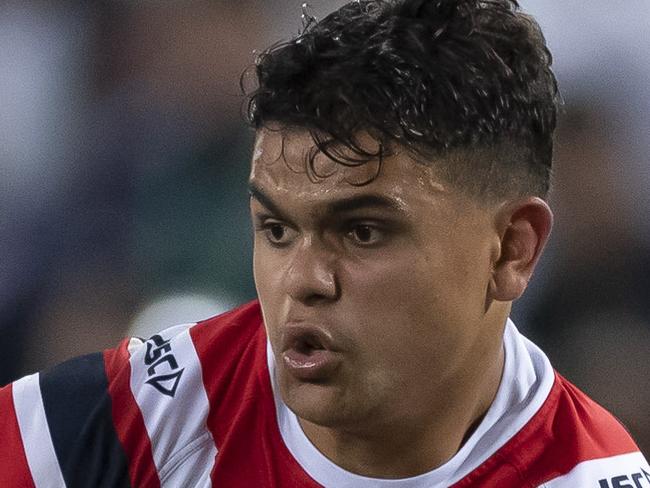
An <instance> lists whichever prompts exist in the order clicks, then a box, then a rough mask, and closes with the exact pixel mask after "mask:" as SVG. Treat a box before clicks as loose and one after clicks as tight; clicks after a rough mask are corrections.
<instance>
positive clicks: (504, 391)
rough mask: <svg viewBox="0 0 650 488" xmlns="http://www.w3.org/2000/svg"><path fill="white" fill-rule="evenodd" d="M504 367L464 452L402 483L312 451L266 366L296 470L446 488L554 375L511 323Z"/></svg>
mask: <svg viewBox="0 0 650 488" xmlns="http://www.w3.org/2000/svg"><path fill="white" fill-rule="evenodd" d="M503 342H504V350H505V364H504V370H503V376H502V379H501V384H500V385H499V389H498V391H497V394H496V397H495V399H494V402H493V403H492V405H491V406H490V408H489V409H488V411H487V413H486V414H485V417H484V418H483V420H482V421H481V423H480V424H479V426H478V427H477V429H476V430H475V431H474V433H473V434H472V435H471V436H470V438H469V439H468V440H467V442H466V443H465V444H464V445H463V447H462V448H461V449H460V450H459V451H458V452H457V453H456V454H455V455H454V456H453V457H452V458H451V459H450V460H449V461H447V462H446V463H445V464H443V465H442V466H439V467H438V468H436V469H434V470H433V471H429V472H427V473H424V474H421V475H419V476H415V477H411V478H404V479H390V480H387V479H376V478H367V477H364V476H359V475H357V474H354V473H350V472H349V471H346V470H344V469H343V468H341V467H339V466H337V465H336V464H334V463H333V462H332V461H330V460H329V459H328V458H326V457H325V456H324V455H323V454H321V453H320V451H318V449H316V447H315V446H314V445H313V444H312V443H311V441H310V440H309V439H308V438H307V436H306V435H305V434H304V432H303V431H302V428H301V427H300V424H299V423H298V418H297V417H296V415H295V414H294V413H293V412H292V411H291V410H290V409H289V408H288V407H287V406H286V404H285V403H284V401H283V400H282V398H281V397H280V394H279V389H278V385H277V381H276V377H275V359H274V357H273V352H272V351H271V347H270V344H267V361H268V366H269V372H270V376H271V384H272V387H273V395H274V399H275V406H276V412H277V417H278V425H279V427H280V433H281V434H282V439H283V440H284V443H285V444H286V446H287V448H288V449H289V451H290V452H291V454H292V455H293V457H294V458H295V459H296V461H298V463H299V464H300V466H302V468H303V469H304V470H305V471H306V472H307V473H308V474H309V475H310V476H311V477H312V478H313V479H314V480H316V481H317V482H318V483H320V484H321V485H323V486H324V487H326V488H327V487H336V488H397V487H399V488H444V487H448V486H449V485H452V484H454V483H456V482H457V481H459V480H461V479H462V478H464V477H465V476H467V475H468V474H469V473H470V472H471V471H473V470H474V469H476V468H477V467H478V466H480V465H481V464H482V463H483V462H484V461H485V460H487V459H488V458H489V457H490V456H491V455H492V454H494V453H495V452H496V451H497V450H498V449H499V448H500V447H501V446H503V445H504V444H505V443H506V442H507V441H508V440H509V439H511V438H512V437H513V436H514V435H515V434H516V433H517V432H518V431H519V430H521V428H522V427H523V426H524V425H526V423H527V422H528V421H529V420H530V419H531V418H532V417H533V416H534V415H535V413H536V412H537V411H538V410H539V408H540V407H541V406H542V404H543V403H544V401H545V400H546V398H547V396H548V394H549V393H550V391H551V388H552V386H553V382H554V379H555V374H554V371H553V368H552V367H551V364H550V362H549V360H548V358H547V357H546V355H545V354H544V353H543V352H542V351H541V350H540V349H539V348H538V347H537V346H535V344H533V343H532V342H530V341H529V340H528V339H526V338H525V337H524V336H522V335H521V334H520V333H519V331H518V330H517V328H516V327H515V325H514V324H513V323H512V321H511V320H510V319H508V322H507V324H506V327H505V333H504V341H503Z"/></svg>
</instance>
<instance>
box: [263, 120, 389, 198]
mask: <svg viewBox="0 0 650 488" xmlns="http://www.w3.org/2000/svg"><path fill="white" fill-rule="evenodd" d="M315 137H318V136H316V135H315V134H314V133H313V132H311V131H309V130H307V129H280V128H274V129H266V128H264V129H260V130H258V132H257V139H256V142H255V149H254V152H253V171H255V165H256V164H263V165H276V164H284V165H285V166H286V167H288V168H289V169H290V170H291V171H292V172H294V173H297V174H301V173H302V174H305V175H306V176H307V177H308V178H309V179H310V180H311V181H312V182H314V183H317V182H321V181H323V180H326V179H334V180H337V181H341V182H346V183H348V184H350V185H354V186H362V185H365V184H368V183H370V182H371V181H372V180H374V179H375V178H376V177H377V176H378V175H379V173H380V171H381V167H382V163H383V151H382V147H381V144H380V143H379V142H378V141H376V140H375V139H373V138H372V137H371V136H369V135H368V134H360V135H359V136H358V138H357V139H358V144H359V147H360V149H362V150H363V151H364V152H365V153H367V155H368V156H367V158H366V159H360V158H359V157H358V156H357V155H356V154H353V153H352V151H351V150H350V149H349V148H346V147H343V146H339V147H335V146H334V145H332V146H331V147H330V148H329V150H327V149H326V150H325V151H323V150H322V149H321V148H319V147H318V145H317V143H316V141H315ZM373 155H374V156H375V157H372V156H373Z"/></svg>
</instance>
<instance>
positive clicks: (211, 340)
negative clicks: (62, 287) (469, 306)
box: [0, 302, 650, 488]
mask: <svg viewBox="0 0 650 488" xmlns="http://www.w3.org/2000/svg"><path fill="white" fill-rule="evenodd" d="M504 348H505V366H504V372H503V378H502V381H501V385H500V387H499V389H498V392H497V394H496V397H495V400H494V402H493V404H492V406H491V407H490V408H489V410H488V412H487V413H486V414H485V416H484V418H483V420H482V421H481V423H480V424H479V426H478V427H477V428H476V430H475V431H474V432H473V434H472V435H471V436H470V437H469V439H468V440H467V441H466V442H465V443H464V445H463V446H462V448H461V449H460V451H459V452H458V453H456V454H455V455H454V456H453V457H452V459H450V460H449V461H448V462H446V463H445V464H444V465H442V466H440V467H438V468H436V469H434V470H433V471H431V472H429V473H425V474H423V475H420V476H416V477H412V478H407V479H403V480H385V479H372V478H367V477H363V476H359V475H356V474H354V473H350V472H347V471H345V470H343V469H342V468H340V467H338V466H337V465H335V464H334V463H332V462H331V461H330V460H329V459H327V458H326V457H324V456H323V455H322V454H321V453H320V452H319V451H318V450H317V449H316V447H315V446H313V445H312V444H311V442H310V441H309V439H308V438H307V437H306V436H305V434H304V433H303V432H302V430H301V429H300V425H299V423H298V419H297V417H296V416H295V414H293V412H292V411H291V410H290V409H289V408H288V407H287V406H286V405H285V404H284V402H283V401H282V398H281V396H280V395H279V393H278V389H277V385H276V381H275V375H274V370H275V362H274V361H275V360H274V356H273V354H272V352H271V349H270V347H269V343H268V340H267V336H266V333H265V329H264V325H263V320H262V316H261V311H260V306H259V304H258V303H257V302H252V303H249V304H247V305H244V306H242V307H240V308H238V309H235V310H233V311H230V312H228V313H226V314H223V315H221V316H218V317H215V318H212V319H209V320H206V321H202V322H199V323H197V324H192V325H180V326H176V327H172V328H170V329H167V330H165V331H163V332H160V333H159V334H157V335H154V336H153V337H151V338H149V339H148V340H141V339H135V338H132V339H127V340H124V341H123V342H122V343H121V344H120V345H119V346H118V347H117V348H115V349H111V350H107V351H104V352H103V353H97V354H91V355H88V356H83V357H80V358H76V359H72V360H70V361H68V362H65V363H63V364H61V365H59V366H56V367H54V368H52V369H50V370H48V371H45V372H42V373H40V374H38V373H37V374H34V375H31V376H27V377H25V378H22V379H20V380H18V381H16V382H14V383H13V384H10V385H8V386H6V387H4V388H2V389H0V412H2V415H1V416H0V430H1V432H2V438H0V486H2V487H21V488H24V487H38V488H41V487H68V488H75V487H90V486H92V487H211V486H217V487H224V486H225V487H251V488H258V487H267V488H274V487H278V488H292V487H295V488H298V487H301V488H316V487H322V486H325V487H333V488H348V487H350V488H352V487H354V488H370V487H380V488H389V487H390V488H423V487H427V488H438V487H454V488H461V487H498V488H515V487H516V488H521V487H546V488H557V487H567V488H569V487H570V488H576V487H581V488H582V487H584V488H591V487H593V488H626V487H635V488H640V487H650V467H649V466H648V463H647V461H646V460H645V459H644V457H643V455H642V454H641V453H640V452H639V450H638V448H637V446H636V445H635V443H634V442H633V440H632V439H631V438H630V436H629V435H628V433H627V432H626V431H625V429H624V428H623V427H622V426H621V425H620V424H619V422H618V421H617V420H616V419H615V418H614V417H613V416H612V415H611V414H609V413H608V412H607V411H605V410H604V409H603V408H602V407H600V406H599V405H597V404H596V403H595V402H594V401H592V400H591V399H589V398H588V397H587V396H586V395H585V394H584V393H582V392H581V391H580V390H578V389H577V388H576V387H575V386H573V385H572V384H571V383H569V382H568V381H567V380H565V379H564V378H563V377H562V376H560V375H559V374H558V373H557V372H555V371H554V370H553V368H552V367H551V366H550V363H549V362H548V359H547V358H546V356H545V355H544V354H543V353H542V352H541V351H540V350H539V349H538V348H537V347H536V346H534V345H533V344H532V343H531V342H529V341H528V340H527V339H525V338H524V337H523V336H522V335H521V334H519V332H518V331H517V330H516V328H515V326H514V324H512V322H510V321H508V324H507V326H506V330H505V334H504Z"/></svg>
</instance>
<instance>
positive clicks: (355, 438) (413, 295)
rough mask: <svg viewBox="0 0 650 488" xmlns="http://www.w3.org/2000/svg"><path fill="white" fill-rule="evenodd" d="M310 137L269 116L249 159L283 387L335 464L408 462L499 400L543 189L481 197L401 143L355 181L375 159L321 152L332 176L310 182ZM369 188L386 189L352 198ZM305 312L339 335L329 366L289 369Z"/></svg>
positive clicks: (371, 472)
mask: <svg viewBox="0 0 650 488" xmlns="http://www.w3.org/2000/svg"><path fill="white" fill-rule="evenodd" d="M364 143H365V144H368V147H370V148H372V147H373V144H375V143H374V141H373V140H372V139H370V138H369V137H365V139H364ZM312 148H313V142H312V140H311V137H310V136H309V134H308V133H307V132H306V131H301V130H295V129H294V130H266V129H262V130H260V131H259V132H258V138H257V143H256V148H255V152H254V158H253V161H252V168H251V176H250V184H251V187H252V189H253V190H252V196H251V214H252V218H253V223H254V227H255V251H254V274H255V282H256V286H257V292H258V296H259V299H260V303H261V306H262V312H263V316H264V322H265V325H266V328H267V333H268V336H269V339H270V342H271V347H272V349H273V351H274V354H275V356H276V363H277V373H276V374H277V379H278V384H279V386H280V392H281V395H282V397H283V399H284V401H285V402H286V404H287V405H288V407H289V408H290V409H291V410H292V411H293V412H294V413H295V414H296V415H297V416H298V418H299V421H300V424H301V426H302V428H303V430H304V432H305V434H306V435H307V437H308V438H309V439H310V440H311V441H312V443H313V444H314V445H315V446H316V447H317V448H318V449H319V450H320V451H321V452H322V453H323V454H324V455H326V456H327V457H329V458H330V459H331V460H332V461H334V462H335V463H337V464H338V465H339V466H341V467H343V468H344V469H347V470H349V471H352V472H354V473H357V474H361V475H364V476H370V477H378V478H403V477H409V476H415V475H418V474H421V473H424V472H426V471H429V470H431V469H433V468H436V467H438V466H440V465H442V464H443V463H444V462H446V461H447V460H449V459H450V458H451V457H452V456H453V455H454V454H455V453H456V452H457V451H458V450H459V448H460V447H461V446H462V444H463V442H464V440H465V439H466V438H467V437H468V436H469V435H470V434H471V432H472V430H473V429H474V428H475V427H476V425H477V424H478V422H479V421H480V419H481V418H482V417H483V415H484V414H485V412H486V410H487V409H488V408H489V406H490V404H491V402H492V401H493V399H494V396H495V394H496V391H497V389H498V385H499V382H500V378H501V374H502V370H503V361H504V357H503V343H502V336H503V329H504V324H505V322H506V318H507V316H508V314H509V312H510V307H511V302H512V300H514V299H515V298H517V297H518V296H520V295H521V293H523V291H524V289H525V287H526V285H527V283H528V280H529V279H530V276H531V274H532V271H533V269H534V266H535V263H536V262H537V259H538V257H539V255H540V253H541V250H542V248H543V246H544V243H545V241H546V239H547V237H548V234H549V232H550V228H551V223H552V214H551V212H550V210H549V208H548V206H547V205H546V203H545V202H544V201H543V200H541V199H539V198H535V197H526V198H514V199H504V200H503V201H499V202H491V203H485V202H479V201H478V200H477V199H476V198H473V197H471V196H468V195H466V194H464V193H463V192H462V191H459V190H458V189H455V188H452V187H451V186H449V185H448V184H447V183H445V182H444V181H441V179H440V178H439V177H437V176H436V172H435V164H441V162H437V163H436V162H432V163H431V165H423V164H420V163H416V162H415V161H414V160H412V159H411V158H410V157H409V156H408V155H407V154H405V153H399V152H398V153H397V154H395V155H392V156H390V157H387V158H385V160H384V162H383V165H382V167H381V170H380V171H379V174H378V176H377V177H376V178H375V179H374V180H372V181H371V182H370V183H368V184H365V185H362V186H358V185H354V184H352V183H355V182H357V183H358V182H359V181H366V180H368V179H370V177H372V176H373V175H375V174H376V173H377V165H376V164H375V165H373V164H372V163H370V164H367V165H364V166H360V167H355V168H345V167H343V166H339V165H334V164H333V163H332V161H330V160H328V159H327V158H326V157H325V156H323V155H322V154H321V155H319V156H317V166H318V167H320V168H329V170H328V171H327V172H325V171H324V172H323V173H327V174H329V176H328V177H327V178H324V179H322V180H321V181H318V182H313V181H312V180H310V178H309V177H308V175H307V174H306V171H305V155H306V154H308V152H309V150H310V149H312ZM369 195H372V196H379V197H382V198H383V199H384V200H386V201H387V202H388V203H389V204H388V205H384V204H383V203H382V204H370V205H351V204H350V202H354V201H356V202H357V203H360V198H361V197H367V196H369ZM341 202H346V203H344V204H342V203H341ZM337 203H338V205H336V204H337ZM361 203H363V202H361ZM366 203H368V202H366ZM334 207H336V208H334ZM296 322H299V323H305V324H309V325H314V326H317V327H319V328H321V329H322V330H324V331H326V333H327V334H328V336H329V337H331V338H332V340H333V341H334V343H335V344H336V345H337V348H338V354H339V355H340V357H341V358H342V361H341V364H340V367H339V368H338V369H337V370H336V372H335V373H334V374H333V375H332V376H331V377H329V378H328V379H327V381H322V382H307V381H301V380H298V379H296V378H295V377H294V376H292V375H291V374H290V373H289V372H288V371H287V368H286V367H285V365H284V362H283V361H282V358H281V350H280V347H281V346H280V344H281V337H282V333H283V330H285V329H286V327H287V326H288V324H290V323H296Z"/></svg>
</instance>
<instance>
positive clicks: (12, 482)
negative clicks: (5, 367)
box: [0, 353, 130, 487]
mask: <svg viewBox="0 0 650 488" xmlns="http://www.w3.org/2000/svg"><path fill="white" fill-rule="evenodd" d="M108 386H109V385H108V378H107V375H106V371H105V367H104V355H103V354H102V353H95V354H90V355H87V356H82V357H78V358H75V359H72V360H70V361H66V362H64V363H62V364H60V365H58V366H56V367H54V368H52V369H49V370H47V371H44V372H41V373H36V374H33V375H30V376H26V377H24V378H21V379H20V380H18V381H16V382H14V383H13V384H10V385H8V386H6V387H4V388H3V389H2V390H0V411H2V412H3V415H2V420H1V422H2V424H3V425H2V427H3V432H6V433H8V435H3V437H2V439H1V440H0V452H2V454H1V455H0V486H3V487H23V486H35V487H40V486H57V487H58V486H61V487H74V486H100V485H101V486H107V485H108V486H116V487H122V486H130V483H129V477H128V469H127V461H126V456H125V453H124V450H123V449H122V446H121V444H120V442H119V440H118V437H117V433H116V431H115V427H114V425H113V422H112V415H111V403H112V402H111V397H110V395H109V392H108Z"/></svg>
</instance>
